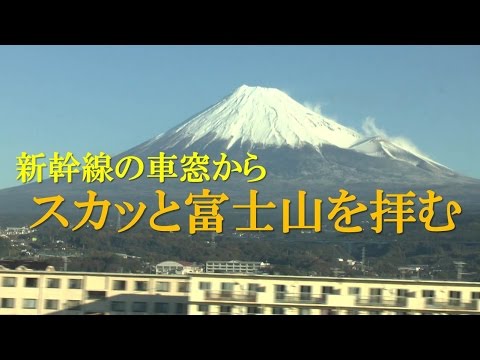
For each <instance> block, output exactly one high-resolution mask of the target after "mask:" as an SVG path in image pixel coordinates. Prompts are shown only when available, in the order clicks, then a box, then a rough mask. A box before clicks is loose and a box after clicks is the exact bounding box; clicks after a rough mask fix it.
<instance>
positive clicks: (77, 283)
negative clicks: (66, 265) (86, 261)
mask: <svg viewBox="0 0 480 360" xmlns="http://www.w3.org/2000/svg"><path fill="white" fill-rule="evenodd" d="M68 288H69V289H81V288H82V280H81V279H68Z"/></svg>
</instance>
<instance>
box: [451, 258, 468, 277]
mask: <svg viewBox="0 0 480 360" xmlns="http://www.w3.org/2000/svg"><path fill="white" fill-rule="evenodd" d="M453 263H454V264H455V267H456V268H457V280H458V281H461V280H462V275H463V274H464V272H463V266H464V265H466V263H464V262H462V261H454V262H453Z"/></svg>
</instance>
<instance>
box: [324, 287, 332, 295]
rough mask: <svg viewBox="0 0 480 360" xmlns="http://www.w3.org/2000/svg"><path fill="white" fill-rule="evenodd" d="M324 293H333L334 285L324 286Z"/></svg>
mask: <svg viewBox="0 0 480 360" xmlns="http://www.w3.org/2000/svg"><path fill="white" fill-rule="evenodd" d="M322 294H333V286H322Z"/></svg>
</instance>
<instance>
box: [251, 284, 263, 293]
mask: <svg viewBox="0 0 480 360" xmlns="http://www.w3.org/2000/svg"><path fill="white" fill-rule="evenodd" d="M248 291H249V292H265V287H264V286H260V285H259V284H248Z"/></svg>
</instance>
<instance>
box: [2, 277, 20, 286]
mask: <svg viewBox="0 0 480 360" xmlns="http://www.w3.org/2000/svg"><path fill="white" fill-rule="evenodd" d="M2 286H3V287H15V286H17V278H14V277H4V278H3V281H2Z"/></svg>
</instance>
